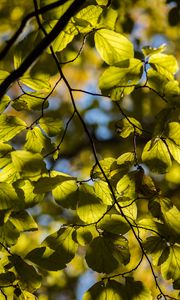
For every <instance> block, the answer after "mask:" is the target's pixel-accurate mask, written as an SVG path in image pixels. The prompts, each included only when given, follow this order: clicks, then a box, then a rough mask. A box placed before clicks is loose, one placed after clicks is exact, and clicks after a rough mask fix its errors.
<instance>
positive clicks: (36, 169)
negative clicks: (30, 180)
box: [11, 150, 45, 177]
mask: <svg viewBox="0 0 180 300" xmlns="http://www.w3.org/2000/svg"><path fill="white" fill-rule="evenodd" d="M11 158H12V162H13V164H14V167H15V168H16V170H17V172H20V173H22V174H24V175H25V176H27V177H28V176H37V175H39V174H41V173H43V171H45V163H44V161H43V158H42V156H41V155H40V154H38V153H32V152H29V151H25V150H17V151H13V152H11Z"/></svg>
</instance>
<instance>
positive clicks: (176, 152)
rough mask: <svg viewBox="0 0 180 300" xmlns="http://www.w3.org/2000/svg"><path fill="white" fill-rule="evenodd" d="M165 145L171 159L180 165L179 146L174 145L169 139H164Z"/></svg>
mask: <svg viewBox="0 0 180 300" xmlns="http://www.w3.org/2000/svg"><path fill="white" fill-rule="evenodd" d="M166 145H167V147H168V150H169V152H170V153H171V155H172V157H173V158H174V159H175V160H176V161H177V162H178V163H179V164H180V146H178V145H176V144H175V143H174V142H173V141H171V140H170V139H166Z"/></svg>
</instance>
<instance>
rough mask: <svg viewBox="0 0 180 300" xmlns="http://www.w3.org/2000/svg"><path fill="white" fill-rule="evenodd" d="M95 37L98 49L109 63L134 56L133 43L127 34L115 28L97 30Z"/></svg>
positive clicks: (112, 63)
mask: <svg viewBox="0 0 180 300" xmlns="http://www.w3.org/2000/svg"><path fill="white" fill-rule="evenodd" d="M94 39H95V46H96V49H97V51H98V52H99V54H100V55H101V57H102V59H103V60H104V61H105V62H106V63H107V64H109V65H114V64H116V63H118V62H120V61H122V60H125V59H129V58H132V57H133V56H134V49H133V44H132V43H131V42H130V41H129V40H128V39H127V38H126V37H125V36H123V35H122V34H120V33H117V32H115V31H113V30H109V29H100V30H97V31H96V32H95V36H94Z"/></svg>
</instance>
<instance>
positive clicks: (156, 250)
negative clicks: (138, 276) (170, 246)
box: [143, 236, 168, 266]
mask: <svg viewBox="0 0 180 300" xmlns="http://www.w3.org/2000/svg"><path fill="white" fill-rule="evenodd" d="M143 246H144V249H145V250H146V252H147V253H148V254H150V255H151V256H152V258H153V264H155V265H157V266H159V265H161V264H162V255H163V252H164V250H165V249H166V248H167V243H166V241H165V240H163V239H162V238H161V237H159V236H149V237H147V239H146V241H145V242H144V243H143ZM167 257H168V254H167V256H166V259H167Z"/></svg>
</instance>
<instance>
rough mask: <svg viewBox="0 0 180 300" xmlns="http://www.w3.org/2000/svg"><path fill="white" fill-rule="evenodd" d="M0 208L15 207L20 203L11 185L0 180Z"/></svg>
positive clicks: (17, 207)
mask: <svg viewBox="0 0 180 300" xmlns="http://www.w3.org/2000/svg"><path fill="white" fill-rule="evenodd" d="M0 199H1V201H0V210H4V209H16V210H18V209H19V207H20V206H21V205H22V203H23V202H22V200H21V199H19V198H18V195H17V193H16V192H15V189H14V188H13V186H12V185H11V184H9V183H6V182H0Z"/></svg>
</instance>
